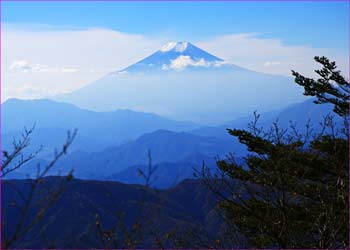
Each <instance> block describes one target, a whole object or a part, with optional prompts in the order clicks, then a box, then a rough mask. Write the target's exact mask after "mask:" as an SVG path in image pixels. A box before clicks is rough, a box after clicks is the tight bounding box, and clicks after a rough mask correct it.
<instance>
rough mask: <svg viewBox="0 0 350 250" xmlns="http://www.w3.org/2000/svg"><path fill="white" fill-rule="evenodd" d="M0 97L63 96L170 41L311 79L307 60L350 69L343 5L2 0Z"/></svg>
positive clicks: (266, 70)
mask: <svg viewBox="0 0 350 250" xmlns="http://www.w3.org/2000/svg"><path fill="white" fill-rule="evenodd" d="M1 5H2V48H1V49H2V52H3V53H2V64H1V66H2V73H3V74H2V75H1V77H2V83H3V85H2V100H6V99H7V98H11V97H17V98H40V97H45V96H50V95H55V94H59V93H62V92H70V91H73V90H75V89H77V88H80V87H83V86H86V85H87V84H89V83H91V82H93V81H95V80H96V79H99V78H100V77H103V76H104V75H106V74H108V73H110V72H113V71H116V70H122V69H123V68H126V67H128V66H130V65H131V64H133V63H135V62H137V61H139V60H141V59H142V58H144V57H146V56H148V55H150V54H151V53H153V52H155V51H156V50H159V49H160V48H161V46H162V45H163V44H164V43H166V42H170V41H189V42H191V43H193V44H195V45H196V46H198V47H200V48H202V49H204V50H206V51H207V52H209V53H211V54H213V55H215V56H217V57H220V58H222V59H224V60H225V61H226V62H228V63H232V64H235V65H238V66H240V67H244V68H247V69H251V70H255V71H258V72H263V73H268V74H276V75H285V76H290V72H291V69H294V70H297V71H299V72H302V73H304V74H307V75H310V76H314V75H313V74H314V69H315V68H316V67H317V66H318V65H316V64H315V63H314V62H313V57H314V56H323V55H324V56H327V57H329V58H330V59H331V60H334V61H336V62H337V64H338V66H339V68H340V69H341V70H342V71H343V72H344V73H345V75H348V72H349V2H347V1H338V2H336V1H328V2H326V1H311V2H305V1H302V2H291V1H288V2H283V1H260V2H251V1H250V2H237V1H232V2H108V1H107V2H86V1H85V2H84V1H75V2H67V1H62V2H59V1H58V2H53V1H51V2H50V1H47V2H44V1H38V2H35V1H28V2H26V1H16V2H10V1H5V2H4V1H1Z"/></svg>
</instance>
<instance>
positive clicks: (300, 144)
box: [218, 57, 350, 248]
mask: <svg viewBox="0 0 350 250" xmlns="http://www.w3.org/2000/svg"><path fill="white" fill-rule="evenodd" d="M315 60H316V61H317V62H318V63H320V64H322V66H323V68H322V69H321V70H316V73H318V74H319V75H320V79H318V80H314V79H310V78H307V77H304V76H302V75H301V74H299V73H297V72H295V71H292V73H293V76H294V77H295V82H296V83H297V84H299V85H301V86H302V87H304V89H305V93H304V94H305V95H308V96H313V97H315V98H316V100H315V103H316V104H324V103H330V104H333V105H334V110H333V111H334V114H330V115H328V116H327V117H325V118H324V122H323V124H321V125H322V129H321V132H319V133H317V134H315V133H313V132H312V131H313V130H312V125H310V124H306V129H305V131H306V132H305V131H304V132H302V133H300V132H298V131H297V129H296V128H295V126H294V125H293V123H291V126H290V128H289V129H282V128H279V126H278V123H274V124H273V125H272V126H271V129H270V130H264V129H262V128H259V127H258V119H259V116H258V115H255V121H254V122H252V123H251V125H250V128H249V130H238V129H228V132H229V133H230V134H231V135H232V136H235V137H237V138H238V139H239V141H240V142H241V143H243V144H245V145H246V146H247V148H248V150H249V152H250V154H249V155H248V156H247V157H246V160H245V163H243V164H238V163H236V162H235V161H234V160H232V159H231V160H228V159H226V160H221V161H218V168H219V170H220V171H221V172H222V174H223V175H222V176H224V177H223V178H226V180H229V181H226V183H230V182H232V181H235V182H240V183H242V185H243V187H244V188H243V189H242V188H240V189H238V188H236V186H237V185H236V186H233V188H232V189H231V192H232V194H231V195H230V197H229V198H225V199H223V200H222V201H221V202H220V203H219V208H220V209H221V210H222V211H223V213H224V215H225V217H226V219H227V220H228V221H230V222H233V224H234V225H235V230H238V232H239V235H240V238H241V240H242V241H244V244H245V245H246V246H248V247H259V248H263V247H281V248H346V247H348V245H349V242H348V233H349V228H348V225H349V223H348V222H349V221H348V218H349V214H348V205H349V196H348V181H349V174H348V173H349V171H348V159H349V133H348V131H349V127H348V121H349V86H350V85H349V82H348V81H347V80H345V78H344V77H343V76H342V75H341V74H340V71H336V65H335V62H330V61H329V60H328V59H327V58H326V57H315ZM332 115H339V116H341V117H342V118H344V124H341V125H339V124H335V123H334V122H333V119H332Z"/></svg>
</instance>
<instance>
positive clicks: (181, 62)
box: [117, 41, 238, 74]
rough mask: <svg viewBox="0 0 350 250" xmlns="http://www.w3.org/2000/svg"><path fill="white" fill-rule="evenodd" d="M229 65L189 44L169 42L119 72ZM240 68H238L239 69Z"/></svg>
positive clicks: (215, 67) (144, 71)
mask: <svg viewBox="0 0 350 250" xmlns="http://www.w3.org/2000/svg"><path fill="white" fill-rule="evenodd" d="M223 65H228V64H227V63H226V62H225V61H224V60H222V59H221V58H218V57H216V56H214V55H212V54H210V53H208V52H206V51H204V50H202V49H200V48H198V47H196V46H195V45H193V44H191V43H189V42H185V41H183V42H168V43H166V44H164V45H163V46H162V47H161V48H160V50H158V51H156V52H155V53H153V54H152V55H150V56H148V57H146V58H144V59H142V60H141V61H139V62H137V63H135V64H133V65H131V66H129V67H127V68H125V69H123V70H121V71H118V72H117V73H118V74H121V73H124V74H125V73H147V72H155V71H156V72H157V71H158V72H159V71H161V72H163V71H183V70H185V69H208V68H210V69H217V68H220V67H222V66H223ZM237 68H238V67H237Z"/></svg>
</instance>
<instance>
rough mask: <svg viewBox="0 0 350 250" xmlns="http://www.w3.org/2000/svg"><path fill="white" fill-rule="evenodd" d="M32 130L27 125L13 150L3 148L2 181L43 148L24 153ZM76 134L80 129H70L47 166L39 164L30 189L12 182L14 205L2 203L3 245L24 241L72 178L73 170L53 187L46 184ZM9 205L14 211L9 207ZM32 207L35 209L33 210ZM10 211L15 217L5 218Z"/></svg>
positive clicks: (6, 246)
mask: <svg viewBox="0 0 350 250" xmlns="http://www.w3.org/2000/svg"><path fill="white" fill-rule="evenodd" d="M33 130H34V127H33V128H31V129H26V128H25V129H24V132H23V134H22V137H21V138H20V139H19V140H16V139H14V141H13V149H12V150H11V151H10V152H9V151H6V150H3V151H2V155H3V157H2V162H1V165H0V180H1V181H3V179H5V178H6V177H7V176H8V175H9V174H11V173H12V172H14V171H16V170H18V169H20V168H22V167H25V165H26V164H27V163H29V162H30V161H31V160H33V159H34V158H35V157H36V156H37V154H38V153H39V152H40V150H41V148H39V149H38V150H37V151H35V152H32V153H29V154H25V152H24V151H25V149H27V148H28V146H29V145H30V140H31V135H32V133H33ZM76 134H77V130H74V132H73V134H71V133H70V132H69V131H68V133H67V139H66V142H65V143H64V144H63V146H62V148H61V150H59V151H56V152H55V154H54V156H53V158H52V160H51V161H49V162H48V163H47V164H46V165H45V166H40V165H37V172H36V175H35V176H34V178H33V179H32V180H31V182H30V188H29V189H28V190H22V189H21V188H19V187H17V186H16V185H13V186H11V188H13V190H14V194H15V196H14V197H12V199H13V200H12V202H11V207H10V206H3V207H2V218H1V248H3V249H5V248H6V249H7V248H14V247H16V245H17V244H18V243H21V240H22V239H23V238H25V237H26V236H27V235H28V234H29V233H30V232H31V230H32V229H33V228H34V227H35V226H37V225H38V224H39V223H40V222H42V221H43V218H44V216H45V215H46V213H47V212H48V210H49V209H50V208H51V207H52V206H53V205H54V204H55V202H56V201H57V200H58V198H59V197H60V196H61V194H62V192H63V191H64V184H65V183H66V181H70V180H71V179H72V178H73V175H72V172H70V173H68V174H67V176H66V177H65V178H62V179H61V180H60V181H59V182H58V183H57V184H56V185H53V187H50V188H46V186H45V177H46V176H47V175H48V173H49V172H50V171H51V170H52V168H53V167H54V166H55V164H56V163H57V161H58V160H59V159H60V158H62V157H63V156H64V155H65V154H67V150H68V148H69V147H70V145H71V144H72V143H73V141H74V138H75V137H76ZM43 190H45V194H44V195H43V193H42V192H43ZM2 199H3V197H2ZM9 207H10V208H9ZM9 209H10V210H11V211H9ZM33 211H35V213H34V214H33ZM9 213H11V214H15V215H16V216H15V217H16V218H13V220H11V221H7V220H5V219H4V217H5V216H4V214H9ZM5 227H6V228H7V229H9V228H11V230H4V228H5Z"/></svg>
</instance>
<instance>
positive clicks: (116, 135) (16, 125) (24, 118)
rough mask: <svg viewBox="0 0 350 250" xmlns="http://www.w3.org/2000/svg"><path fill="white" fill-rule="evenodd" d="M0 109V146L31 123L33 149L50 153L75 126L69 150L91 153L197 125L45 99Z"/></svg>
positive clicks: (9, 142) (10, 103)
mask: <svg viewBox="0 0 350 250" xmlns="http://www.w3.org/2000/svg"><path fill="white" fill-rule="evenodd" d="M1 109H2V131H1V134H2V135H3V136H2V138H3V145H2V146H3V148H5V149H8V150H9V147H11V145H12V140H13V138H14V137H16V138H18V137H20V135H21V133H22V132H23V129H24V127H27V128H31V127H32V126H33V125H35V129H34V134H33V141H32V142H33V145H32V149H34V148H37V147H39V146H40V145H41V144H43V146H44V147H45V148H48V149H47V151H49V152H50V153H52V152H53V148H55V147H59V146H60V145H62V143H63V142H64V140H65V137H66V133H67V130H73V129H75V128H77V129H78V136H77V138H76V141H75V142H74V144H73V145H72V149H74V150H85V151H90V152H91V151H92V152H93V151H100V150H102V149H103V148H105V147H107V146H109V145H116V144H117V145H118V144H121V143H125V142H127V141H130V140H132V139H136V138H137V137H139V136H141V135H142V134H144V133H147V132H152V131H154V130H157V129H168V130H172V131H187V130H189V129H191V128H194V127H196V126H197V125H195V124H194V123H191V122H179V121H173V120H170V119H166V118H163V117H161V116H158V115H155V114H151V113H145V112H135V111H131V110H116V111H111V112H94V111H89V110H84V109H80V108H78V107H76V106H74V105H72V104H67V103H62V102H55V101H52V100H46V99H39V100H19V99H9V100H7V101H6V102H4V103H3V104H2V105H1ZM49 152H47V153H49Z"/></svg>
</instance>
